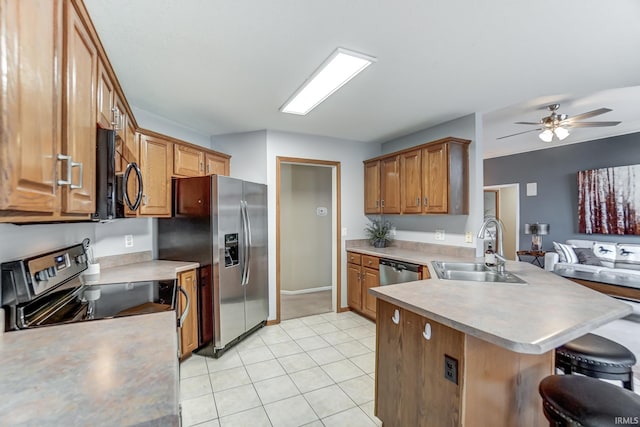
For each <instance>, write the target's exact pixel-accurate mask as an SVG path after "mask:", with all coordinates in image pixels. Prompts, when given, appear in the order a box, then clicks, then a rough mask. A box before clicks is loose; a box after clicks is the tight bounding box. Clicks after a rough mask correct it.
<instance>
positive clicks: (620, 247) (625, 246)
mask: <svg viewBox="0 0 640 427" xmlns="http://www.w3.org/2000/svg"><path fill="white" fill-rule="evenodd" d="M616 246H617V251H618V253H617V255H616V263H615V266H616V268H626V269H631V270H640V245H633V244H630V243H618V244H617V245H616Z"/></svg>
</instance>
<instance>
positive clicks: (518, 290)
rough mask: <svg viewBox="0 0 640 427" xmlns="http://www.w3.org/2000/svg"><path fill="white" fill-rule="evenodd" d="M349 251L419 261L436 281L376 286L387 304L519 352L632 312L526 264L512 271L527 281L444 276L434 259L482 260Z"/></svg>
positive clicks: (546, 346) (511, 265) (510, 265)
mask: <svg viewBox="0 0 640 427" xmlns="http://www.w3.org/2000/svg"><path fill="white" fill-rule="evenodd" d="M348 250H349V251H352V252H358V253H362V254H368V255H373V256H378V257H387V258H394V259H397V260H400V261H407V262H414V263H417V264H421V265H426V266H428V268H429V272H430V274H431V279H428V280H421V281H417V282H409V283H402V284H397V285H390V286H382V287H377V288H372V289H370V290H369V292H370V293H371V294H372V295H374V296H376V297H377V298H380V299H382V300H385V301H387V302H390V303H392V304H396V305H398V306H400V307H402V308H405V309H407V310H410V311H412V312H414V313H417V314H420V315H422V316H424V317H427V318H430V319H433V320H435V321H437V322H440V323H443V324H445V325H447V326H450V327H452V328H454V329H457V330H459V331H462V332H464V333H467V334H469V335H472V336H475V337H477V338H480V339H482V340H485V341H488V342H490V343H493V344H496V345H498V346H501V347H504V348H506V349H508V350H512V351H515V352H519V353H528V354H542V353H545V352H547V351H549V350H552V349H554V348H556V347H558V346H560V345H562V344H564V343H566V342H568V341H571V340H572V339H575V338H577V337H579V336H582V335H584V334H585V333H587V332H589V331H592V330H593V329H596V328H597V327H599V326H601V325H604V324H606V323H609V322H611V321H613V320H615V319H618V318H621V317H624V316H625V315H627V314H630V313H631V312H632V310H633V309H632V307H631V306H630V305H629V304H626V303H624V302H622V301H620V300H616V299H614V298H611V297H609V296H606V295H604V294H601V293H599V292H596V291H593V290H591V289H588V288H586V287H584V286H582V285H579V284H577V283H574V282H571V281H569V280H567V279H564V278H562V277H560V276H558V275H556V274H553V273H550V272H547V271H545V270H544V269H542V268H540V267H537V266H534V265H532V264H529V263H527V262H518V261H509V262H507V265H506V267H507V271H509V272H511V273H513V274H515V275H517V276H518V277H520V278H521V279H522V280H524V281H525V282H527V284H525V285H522V284H508V283H486V282H470V281H460V280H442V279H438V276H437V275H436V273H435V270H434V269H433V266H432V265H431V262H432V261H472V262H473V261H481V259H476V258H469V257H467V258H463V257H456V256H450V255H438V254H436V253H425V252H418V251H412V250H407V249H397V248H382V249H376V248H369V247H365V248H349V249H348Z"/></svg>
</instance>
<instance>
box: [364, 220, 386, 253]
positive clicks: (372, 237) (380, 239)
mask: <svg viewBox="0 0 640 427" xmlns="http://www.w3.org/2000/svg"><path fill="white" fill-rule="evenodd" d="M391 228H392V225H391V222H389V221H385V220H383V219H382V218H380V219H373V220H371V223H370V224H369V225H367V226H366V227H365V229H364V231H365V232H366V233H367V237H368V238H369V243H371V244H372V245H373V246H375V247H376V248H384V247H386V246H387V245H388V244H389V242H391V240H392V239H391Z"/></svg>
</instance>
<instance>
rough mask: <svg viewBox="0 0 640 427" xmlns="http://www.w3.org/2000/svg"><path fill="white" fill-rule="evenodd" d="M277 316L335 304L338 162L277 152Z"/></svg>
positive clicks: (320, 310)
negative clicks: (280, 155) (290, 156)
mask: <svg viewBox="0 0 640 427" xmlns="http://www.w3.org/2000/svg"><path fill="white" fill-rule="evenodd" d="M276 175H277V196H276V203H277V206H276V217H277V219H276V221H277V230H276V247H277V248H276V258H277V259H276V263H277V269H276V291H277V292H276V312H277V318H276V322H279V321H281V320H288V319H293V318H298V317H303V316H309V315H313V314H320V313H328V312H331V311H335V310H336V307H339V306H340V301H339V295H340V274H339V260H338V256H339V254H340V247H339V245H340V239H339V236H338V230H340V224H339V218H340V204H339V200H340V198H339V190H338V189H339V188H340V187H339V180H340V164H339V163H338V162H329V161H321V160H311V159H298V158H286V157H278V158H277V171H276Z"/></svg>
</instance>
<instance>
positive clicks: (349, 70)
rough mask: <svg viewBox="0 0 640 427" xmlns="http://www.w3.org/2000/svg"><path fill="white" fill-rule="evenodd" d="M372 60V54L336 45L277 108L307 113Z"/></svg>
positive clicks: (290, 111)
mask: <svg viewBox="0 0 640 427" xmlns="http://www.w3.org/2000/svg"><path fill="white" fill-rule="evenodd" d="M375 61H376V58H374V57H372V56H367V55H363V54H361V53H357V52H352V51H350V50H347V49H343V48H340V47H339V48H337V49H336V50H335V51H334V52H333V53H332V54H331V56H329V58H327V60H326V61H324V62H323V63H322V65H320V67H319V68H318V69H317V70H316V71H315V72H314V73H313V74H312V75H311V77H310V78H309V79H307V81H306V82H304V84H303V85H302V86H301V87H300V88H299V89H298V90H297V91H296V92H295V93H294V94H293V96H292V97H291V98H289V100H287V102H286V103H285V104H284V105H283V106H282V107H281V108H280V111H282V112H283V113H290V114H300V115H305V114H307V113H308V112H309V111H311V110H313V109H314V108H315V107H316V106H317V105H318V104H320V103H321V102H322V101H324V100H325V99H327V98H328V97H329V95H331V94H332V93H333V92H335V91H337V90H338V89H340V88H341V87H342V86H343V85H344V84H345V83H347V82H348V81H349V80H351V79H352V78H354V77H355V76H356V75H358V73H360V71H362V70H364V69H365V68H367V67H368V66H369V65H371V64H372V63H373V62H375Z"/></svg>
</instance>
